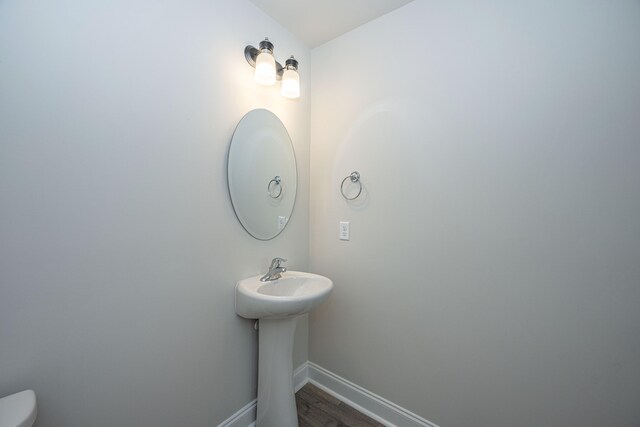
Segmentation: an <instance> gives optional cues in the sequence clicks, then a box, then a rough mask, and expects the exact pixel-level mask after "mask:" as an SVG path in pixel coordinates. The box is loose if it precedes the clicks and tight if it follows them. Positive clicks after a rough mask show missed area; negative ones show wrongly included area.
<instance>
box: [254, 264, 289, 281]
mask: <svg viewBox="0 0 640 427" xmlns="http://www.w3.org/2000/svg"><path fill="white" fill-rule="evenodd" d="M283 262H287V260H286V259H282V258H274V259H273V260H272V261H271V265H270V266H269V272H268V273H267V274H265V275H264V276H262V277H261V278H260V281H261V282H270V281H271V280H278V279H279V278H280V277H281V276H282V273H284V272H285V271H287V268H286V267H282V266H281V265H280V263H283Z"/></svg>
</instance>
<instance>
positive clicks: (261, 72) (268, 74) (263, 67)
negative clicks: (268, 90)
mask: <svg viewBox="0 0 640 427" xmlns="http://www.w3.org/2000/svg"><path fill="white" fill-rule="evenodd" d="M256 82H258V83H259V84H261V85H265V86H272V85H274V84H276V60H275V58H274V57H273V55H271V54H270V53H269V52H262V53H260V54H259V55H258V57H257V58H256Z"/></svg>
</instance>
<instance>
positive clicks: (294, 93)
mask: <svg viewBox="0 0 640 427" xmlns="http://www.w3.org/2000/svg"><path fill="white" fill-rule="evenodd" d="M280 94H282V96H284V97H285V98H300V76H299V75H298V72H297V71H296V70H284V74H283V75H282V88H281V89H280Z"/></svg>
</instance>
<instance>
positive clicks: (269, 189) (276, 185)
mask: <svg viewBox="0 0 640 427" xmlns="http://www.w3.org/2000/svg"><path fill="white" fill-rule="evenodd" d="M280 181H281V179H280V177H279V176H276V177H275V178H273V179H272V180H271V181H269V184H267V192H268V193H269V197H271V198H272V199H277V198H278V197H280V195H281V194H282V184H280ZM272 183H273V185H271V184H272ZM276 188H277V189H278V193H277V194H274V193H275V190H276Z"/></svg>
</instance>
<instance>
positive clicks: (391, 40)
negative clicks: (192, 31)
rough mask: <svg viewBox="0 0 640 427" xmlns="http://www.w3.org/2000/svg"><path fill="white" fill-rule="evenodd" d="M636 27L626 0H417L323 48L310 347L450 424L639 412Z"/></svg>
mask: <svg viewBox="0 0 640 427" xmlns="http://www.w3.org/2000/svg"><path fill="white" fill-rule="evenodd" d="M639 41H640V2H638V1H637V0H616V1H599V0H587V1H585V0H579V1H578V0H563V1H555V0H554V1H552V0H542V1H527V2H513V1H508V0H504V1H489V2H486V1H485V2H477V1H472V0H469V1H466V0H460V1H446V0H434V1H426V0H425V1H421V0H417V1H415V2H413V3H411V4H409V5H407V6H405V7H403V8H401V9H399V10H397V11H395V12H392V13H391V14H389V15H386V16H383V17H381V18H380V19H378V20H376V21H373V22H371V23H369V24H366V25H364V26H362V27H360V28H358V29H356V30H355V31H352V32H350V33H348V34H346V35H344V36H342V37H340V38H338V39H336V40H333V41H331V42H329V43H327V44H325V45H323V46H321V47H318V48H316V49H314V50H313V51H312V64H313V66H312V76H313V81H312V88H311V90H312V93H313V98H312V103H311V134H312V142H311V145H312V147H311V166H312V179H311V222H310V223H311V253H310V256H311V268H312V270H313V271H317V272H321V273H322V274H326V275H328V276H329V277H331V278H333V279H334V281H335V290H334V292H333V294H332V295H331V297H330V299H329V301H328V302H327V303H326V304H325V305H323V306H322V307H320V308H319V310H318V311H317V312H315V314H312V316H311V319H310V349H309V352H310V360H311V361H313V362H315V363H318V364H319V365H321V366H323V367H325V368H327V369H329V370H331V371H333V372H335V373H337V374H338V375H341V376H343V377H345V378H347V379H348V380H351V381H353V382H355V383H356V384H359V385H361V386H363V387H365V388H367V389H369V390H371V391H373V392H374V393H377V394H379V395H380V396H382V397H384V398H387V399H389V400H391V401H392V402H395V403H397V404H399V405H401V406H404V407H406V408H408V409H410V410H411V411H414V412H416V413H417V414H419V415H421V416H423V417H425V418H427V419H429V420H431V421H433V422H435V423H438V424H440V425H442V426H492V427H512V426H518V427H534V426H545V427H551V426H563V427H567V426H583V425H590V426H594V425H610V426H614V425H615V426H620V427H623V426H629V427H630V426H638V424H639V423H640V405H638V402H640V329H639V325H640V309H639V307H640V49H639V47H638V42H639ZM353 170H358V171H359V172H360V173H361V174H362V181H363V183H364V185H365V187H366V191H365V193H366V195H365V197H363V199H362V200H361V201H359V202H358V203H351V204H349V203H346V202H345V200H343V199H342V198H341V196H340V193H339V191H338V185H339V183H340V181H341V180H342V178H344V177H345V176H346V175H347V174H349V173H350V172H351V171H353ZM340 220H347V221H351V241H350V242H342V241H339V240H338V221H340Z"/></svg>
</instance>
